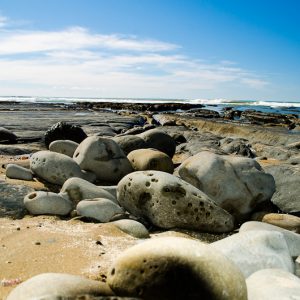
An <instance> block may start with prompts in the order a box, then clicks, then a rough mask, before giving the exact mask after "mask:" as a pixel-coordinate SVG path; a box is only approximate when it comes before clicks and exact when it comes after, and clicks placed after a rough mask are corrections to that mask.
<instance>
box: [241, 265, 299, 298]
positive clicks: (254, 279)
mask: <svg viewBox="0 0 300 300" xmlns="http://www.w3.org/2000/svg"><path fill="white" fill-rule="evenodd" d="M246 283H247V290H248V300H270V299H272V300H297V299H300V278H298V277H297V276H295V275H293V274H291V273H289V272H286V271H284V270H280V269H264V270H260V271H257V272H255V273H254V274H252V275H251V276H249V277H248V278H247V280H246Z"/></svg>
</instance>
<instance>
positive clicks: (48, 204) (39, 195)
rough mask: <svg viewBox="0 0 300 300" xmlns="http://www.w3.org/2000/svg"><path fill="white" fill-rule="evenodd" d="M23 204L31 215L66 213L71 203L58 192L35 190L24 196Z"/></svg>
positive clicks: (70, 208) (71, 205)
mask: <svg viewBox="0 0 300 300" xmlns="http://www.w3.org/2000/svg"><path fill="white" fill-rule="evenodd" d="M24 205H25V207H26V208H27V210H28V211H29V212H30V213H31V214H33V215H62V216H64V215H67V214H69V213H70V212H71V210H72V208H73V203H72V202H71V201H70V200H69V199H68V198H64V197H62V196H61V195H59V194H56V193H52V192H43V191H37V192H32V193H30V194H28V195H26V196H25V197H24Z"/></svg>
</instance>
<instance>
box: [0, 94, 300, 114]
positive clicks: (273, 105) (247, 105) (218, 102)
mask: <svg viewBox="0 0 300 300" xmlns="http://www.w3.org/2000/svg"><path fill="white" fill-rule="evenodd" d="M1 101H17V102H29V103H55V104H72V103H76V102H114V103H192V104H202V105H204V108H206V109H211V110H215V111H218V112H221V111H222V110H223V109H224V108H225V107H234V108H235V109H237V110H240V111H244V110H247V109H253V110H257V111H262V112H270V113H280V114H294V115H298V117H300V100H299V101H287V102H277V101H257V100H229V99H161V98H159V99H157V98H156V99H154V98H83V97H78V98H76V97H35V96H0V102H1Z"/></svg>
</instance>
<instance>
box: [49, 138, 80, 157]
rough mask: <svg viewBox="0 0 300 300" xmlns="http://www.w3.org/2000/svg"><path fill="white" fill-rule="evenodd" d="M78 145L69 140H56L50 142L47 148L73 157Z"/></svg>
mask: <svg viewBox="0 0 300 300" xmlns="http://www.w3.org/2000/svg"><path fill="white" fill-rule="evenodd" d="M78 145H79V144H78V143H76V142H74V141H70V140H56V141H53V142H51V143H50V145H49V150H50V151H53V152H57V153H61V154H65V155H67V156H69V157H73V154H74V152H75V150H76V148H77V147H78Z"/></svg>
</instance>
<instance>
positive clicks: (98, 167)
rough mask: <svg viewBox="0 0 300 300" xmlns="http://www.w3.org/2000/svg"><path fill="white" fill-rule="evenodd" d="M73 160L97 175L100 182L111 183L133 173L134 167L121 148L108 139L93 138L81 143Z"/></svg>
mask: <svg viewBox="0 0 300 300" xmlns="http://www.w3.org/2000/svg"><path fill="white" fill-rule="evenodd" d="M73 159H74V160H75V162H77V163H78V165H79V166H80V167H81V169H83V170H87V171H91V172H93V173H95V174H96V176H97V179H98V180H102V181H105V182H110V183H118V181H119V180H120V179H121V178H122V177H124V176H125V175H127V174H128V173H130V172H132V167H131V164H130V162H129V160H128V159H127V157H126V155H125V154H124V152H123V151H122V149H121V148H120V146H119V145H118V144H117V143H116V142H115V141H113V140H112V139H108V138H101V137H98V136H91V137H88V138H86V139H85V140H84V141H82V142H81V143H80V145H79V146H78V148H77V149H76V151H75V153H74V156H73Z"/></svg>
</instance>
